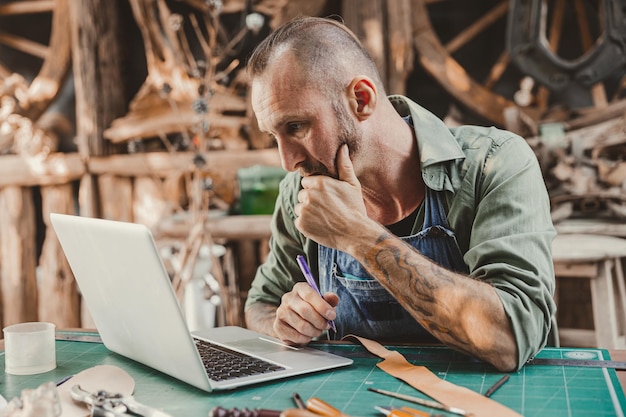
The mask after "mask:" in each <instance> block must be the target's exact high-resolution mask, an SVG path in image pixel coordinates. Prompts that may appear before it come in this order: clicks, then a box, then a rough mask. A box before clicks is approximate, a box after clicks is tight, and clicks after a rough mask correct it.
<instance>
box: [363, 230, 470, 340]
mask: <svg viewBox="0 0 626 417" xmlns="http://www.w3.org/2000/svg"><path fill="white" fill-rule="evenodd" d="M415 255H416V251H415V249H414V248H412V247H411V246H409V245H407V244H405V243H404V242H402V241H401V240H400V239H398V238H396V237H395V236H393V235H391V234H390V233H383V234H381V235H380V236H379V237H378V239H377V240H376V243H375V245H374V247H373V248H372V249H371V250H370V251H369V252H368V253H367V254H366V256H365V260H364V266H365V267H366V268H367V269H368V271H370V273H371V274H372V275H373V276H374V277H377V278H378V280H379V282H381V284H383V286H385V287H386V288H387V289H388V290H389V291H390V292H392V293H393V294H395V296H396V297H397V298H398V300H399V301H401V303H402V304H403V305H404V306H406V307H405V308H407V309H408V310H409V312H411V314H412V315H413V317H415V318H416V320H417V321H418V322H419V323H420V324H421V325H422V326H423V327H424V328H425V329H427V330H428V331H429V332H431V333H432V334H433V335H434V336H436V337H438V338H440V339H444V340H446V341H449V342H450V341H453V343H454V344H455V345H457V346H464V345H467V341H466V340H463V339H462V338H460V337H458V335H455V333H454V331H453V329H452V326H447V325H445V324H444V323H442V322H441V317H437V316H435V310H436V309H442V308H444V306H442V305H441V303H440V302H438V299H437V297H436V292H437V290H439V289H440V288H441V285H442V284H452V283H453V280H452V278H451V277H450V276H449V275H448V273H449V272H448V271H446V270H445V269H443V268H441V267H440V266H438V265H436V264H435V263H434V262H432V261H431V260H429V259H426V258H423V256H422V257H416V256H415ZM398 283H400V286H405V288H407V289H408V291H402V290H398V289H397V288H401V287H398ZM416 316H418V317H416ZM444 340H442V341H444Z"/></svg>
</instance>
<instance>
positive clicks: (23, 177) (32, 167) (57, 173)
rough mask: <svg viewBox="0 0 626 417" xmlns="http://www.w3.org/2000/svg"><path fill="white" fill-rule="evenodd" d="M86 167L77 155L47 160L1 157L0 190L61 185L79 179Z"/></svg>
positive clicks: (15, 156) (11, 156)
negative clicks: (10, 187) (16, 187)
mask: <svg viewBox="0 0 626 417" xmlns="http://www.w3.org/2000/svg"><path fill="white" fill-rule="evenodd" d="M85 171H86V170H85V165H84V164H83V162H82V161H81V159H80V157H79V156H78V154H76V153H68V154H63V153H57V154H53V155H51V156H49V157H48V158H46V159H38V158H24V157H21V156H19V155H3V156H0V188H2V187H6V186H21V187H28V186H35V185H59V184H67V183H68V182H71V181H74V180H77V179H79V178H80V177H81V176H82V175H83V174H84V173H85Z"/></svg>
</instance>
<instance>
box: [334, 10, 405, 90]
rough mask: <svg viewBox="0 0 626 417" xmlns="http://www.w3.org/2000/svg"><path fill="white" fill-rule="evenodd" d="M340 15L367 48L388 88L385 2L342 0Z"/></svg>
mask: <svg viewBox="0 0 626 417" xmlns="http://www.w3.org/2000/svg"><path fill="white" fill-rule="evenodd" d="M394 1H395V0H394ZM341 4H342V16H343V17H344V19H345V22H346V26H348V27H349V28H350V29H351V30H352V31H353V32H354V33H355V34H356V35H357V37H358V38H359V39H360V40H361V42H362V43H363V45H364V46H365V48H366V49H367V50H368V52H369V53H370V55H371V56H372V58H373V59H374V62H376V66H377V67H378V72H379V73H380V78H381V80H383V83H385V88H388V87H389V85H388V82H387V49H388V47H387V42H386V39H385V32H386V30H387V25H386V22H385V19H384V13H383V8H384V7H385V2H381V1H379V0H350V1H349V0H344V1H342V2H341Z"/></svg>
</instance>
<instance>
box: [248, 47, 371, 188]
mask: <svg viewBox="0 0 626 417" xmlns="http://www.w3.org/2000/svg"><path fill="white" fill-rule="evenodd" d="M282 59H284V57H282V58H279V60H282ZM293 68H294V66H293V65H280V64H276V63H275V64H273V65H272V66H271V68H268V70H267V73H266V74H264V75H262V76H261V77H259V78H256V79H254V80H253V82H252V86H251V88H252V93H251V94H252V107H253V109H254V112H255V114H256V117H257V120H258V122H259V127H260V129H261V130H262V131H265V132H268V133H270V134H271V135H272V136H273V137H274V139H275V140H276V142H277V144H278V151H279V154H280V158H281V163H282V166H283V168H284V169H286V170H287V171H295V170H298V171H299V172H300V174H301V175H302V176H307V175H327V176H331V177H335V178H336V177H337V167H336V158H337V152H338V151H339V148H340V147H341V146H342V145H343V144H344V143H347V144H348V148H349V149H350V152H351V154H352V155H355V154H356V153H357V152H358V147H359V143H360V132H359V127H358V125H357V123H356V122H355V120H354V119H353V118H351V117H350V115H349V113H348V111H347V106H346V104H345V101H344V100H343V97H341V96H339V95H338V97H336V99H335V100H329V98H328V97H327V96H325V95H324V94H323V93H322V92H320V91H319V90H318V89H316V88H315V87H316V86H314V85H311V83H310V82H309V83H307V82H306V81H304V78H303V77H301V76H300V75H299V74H297V71H294V70H293ZM338 94H339V93H338Z"/></svg>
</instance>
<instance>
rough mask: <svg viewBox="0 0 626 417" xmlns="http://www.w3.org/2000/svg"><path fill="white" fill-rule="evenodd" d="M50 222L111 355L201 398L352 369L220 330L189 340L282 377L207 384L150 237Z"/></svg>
mask: <svg viewBox="0 0 626 417" xmlns="http://www.w3.org/2000/svg"><path fill="white" fill-rule="evenodd" d="M50 219H51V222H52V225H53V227H54V229H55V231H56V233H57V236H58V238H59V242H60V243H61V247H62V248H63V251H64V252H65V255H66V257H67V259H68V262H69V264H70V267H71V268H72V272H73V273H74V276H75V278H76V281H77V283H78V286H79V288H80V291H81V293H82V295H83V297H84V299H85V302H86V303H87V306H88V308H89V311H90V313H91V315H92V318H93V320H94V323H95V325H96V327H97V329H98V331H99V333H100V336H101V338H102V341H103V343H104V344H105V346H106V347H107V348H108V349H110V350H112V351H113V352H116V353H119V354H121V355H123V356H126V357H128V358H131V359H133V360H136V361H138V362H141V363H143V364H145V365H147V366H150V367H152V368H154V369H157V370H159V371H161V372H164V373H166V374H168V375H170V376H173V377H175V378H177V379H180V380H182V381H184V382H187V383H188V384H191V385H193V386H195V387H198V388H200V389H203V390H205V391H212V390H214V389H231V388H235V387H238V386H242V385H249V384H253V383H258V382H261V381H268V380H272V379H279V378H284V377H287V376H292V375H301V374H305V373H310V372H314V371H319V370H326V369H331V368H336V367H339V366H346V365H349V364H351V363H352V362H353V361H352V360H351V359H349V358H343V357H340V356H336V355H332V354H330V353H327V352H322V351H319V350H316V349H311V348H308V347H291V346H286V345H284V344H283V343H281V342H280V341H279V340H277V339H274V338H271V337H268V336H265V335H261V334H259V333H256V332H252V331H250V330H247V329H243V328H241V327H236V326H229V327H218V328H212V329H206V330H201V331H197V332H194V335H195V336H196V337H199V338H201V339H205V340H208V341H210V342H213V343H217V344H220V345H222V346H225V347H228V348H230V349H233V350H236V351H239V352H243V353H247V354H250V355H252V356H254V357H258V358H262V359H264V360H267V361H270V362H274V363H277V364H281V365H282V366H283V367H285V369H284V370H282V371H278V372H272V373H269V374H261V375H254V376H249V377H243V378H239V379H236V380H231V381H220V382H216V381H210V380H209V378H208V376H207V374H206V371H205V370H204V366H203V364H202V361H201V359H200V356H199V354H198V351H197V349H196V347H195V343H194V341H193V339H192V337H191V334H190V333H189V330H188V327H187V324H186V322H185V319H184V315H183V313H182V310H181V308H180V305H179V303H178V300H177V299H176V295H175V293H174V290H173V288H172V285H171V282H170V277H169V276H168V274H167V271H166V269H165V267H164V266H163V262H162V261H161V259H160V257H159V254H158V250H157V248H156V245H155V243H154V239H153V237H152V234H151V233H150V230H149V229H148V228H147V227H146V226H144V225H140V224H134V223H126V222H117V221H111V220H103V219H94V218H87V217H80V216H71V215H65V214H56V213H53V214H51V215H50Z"/></svg>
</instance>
